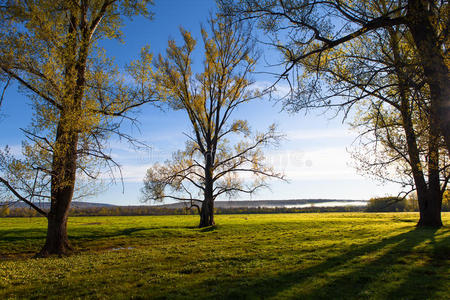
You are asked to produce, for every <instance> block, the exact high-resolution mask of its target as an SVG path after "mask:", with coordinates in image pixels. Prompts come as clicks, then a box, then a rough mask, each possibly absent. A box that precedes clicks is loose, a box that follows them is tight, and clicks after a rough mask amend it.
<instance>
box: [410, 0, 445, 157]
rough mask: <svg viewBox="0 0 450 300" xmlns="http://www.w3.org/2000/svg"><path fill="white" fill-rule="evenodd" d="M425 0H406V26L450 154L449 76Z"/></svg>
mask: <svg viewBox="0 0 450 300" xmlns="http://www.w3.org/2000/svg"><path fill="white" fill-rule="evenodd" d="M428 5H429V3H428V1H424V0H409V1H408V24H407V25H408V27H409V29H410V30H411V34H412V37H413V39H414V43H415V44H416V47H417V49H418V54H419V57H420V61H421V64H422V67H423V70H424V75H425V81H426V83H427V84H428V86H429V88H430V96H431V97H430V98H431V101H432V102H434V103H435V105H436V108H437V109H436V111H435V115H433V118H435V119H436V120H437V122H438V128H439V131H440V133H441V135H442V136H443V137H444V140H445V144H446V147H447V150H448V152H449V154H450V78H449V70H448V68H447V65H446V64H445V60H444V56H443V53H442V51H441V49H440V47H439V43H438V38H437V32H436V30H435V29H434V28H433V25H432V23H431V16H430V15H431V12H430V8H429V7H428Z"/></svg>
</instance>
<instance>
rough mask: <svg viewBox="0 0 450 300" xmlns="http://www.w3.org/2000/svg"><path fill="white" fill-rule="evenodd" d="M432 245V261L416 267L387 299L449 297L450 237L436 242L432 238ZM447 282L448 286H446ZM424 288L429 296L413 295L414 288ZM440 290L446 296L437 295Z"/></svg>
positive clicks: (390, 292)
mask: <svg viewBox="0 0 450 300" xmlns="http://www.w3.org/2000/svg"><path fill="white" fill-rule="evenodd" d="M431 244H432V245H433V252H432V254H431V255H430V257H429V258H430V259H429V260H428V261H426V262H425V263H424V264H423V265H421V266H419V267H416V268H414V269H412V270H410V272H408V274H407V276H406V277H405V278H404V279H403V281H402V283H401V284H400V285H398V286H397V287H396V288H395V289H392V290H391V291H389V293H388V295H387V296H386V298H387V299H398V298H399V297H400V296H401V297H402V298H406V299H414V298H419V297H420V298H422V299H425V298H427V299H439V298H445V297H448V293H449V291H448V290H447V291H445V289H446V288H447V289H448V270H449V263H448V262H449V261H450V237H446V238H443V239H442V240H441V241H439V242H436V240H435V239H434V237H433V236H432V237H431ZM445 282H447V286H446V285H445ZM418 286H421V287H422V289H421V290H422V291H426V294H427V295H423V296H419V295H417V294H411V290H412V287H418ZM439 290H444V294H445V293H446V295H441V296H437V295H435V294H436V293H437V292H438V291H439Z"/></svg>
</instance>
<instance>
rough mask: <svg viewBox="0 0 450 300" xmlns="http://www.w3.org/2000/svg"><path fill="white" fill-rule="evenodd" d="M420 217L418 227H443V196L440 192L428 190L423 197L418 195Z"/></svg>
mask: <svg viewBox="0 0 450 300" xmlns="http://www.w3.org/2000/svg"><path fill="white" fill-rule="evenodd" d="M418 200H419V211H420V219H419V222H418V223H417V226H418V227H441V226H442V219H441V206H442V196H441V195H440V193H438V194H437V195H436V193H433V192H428V193H426V194H425V195H422V196H421V197H419V196H418Z"/></svg>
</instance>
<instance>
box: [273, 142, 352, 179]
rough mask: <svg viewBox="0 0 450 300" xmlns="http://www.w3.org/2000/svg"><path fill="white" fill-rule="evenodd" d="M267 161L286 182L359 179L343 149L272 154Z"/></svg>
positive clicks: (287, 151) (347, 154)
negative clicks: (281, 173)
mask: <svg viewBox="0 0 450 300" xmlns="http://www.w3.org/2000/svg"><path fill="white" fill-rule="evenodd" d="M267 160H268V162H269V163H271V164H272V165H273V166H274V167H275V168H276V169H277V170H279V171H282V172H284V174H285V175H286V177H287V179H288V180H323V181H325V180H348V179H361V176H360V175H358V174H357V172H356V170H355V169H353V168H352V167H350V166H349V165H348V164H349V162H351V158H350V155H349V153H347V151H346V150H345V148H323V149H316V150H311V151H300V150H292V151H289V150H286V151H280V152H272V153H270V154H269V155H268V156H267Z"/></svg>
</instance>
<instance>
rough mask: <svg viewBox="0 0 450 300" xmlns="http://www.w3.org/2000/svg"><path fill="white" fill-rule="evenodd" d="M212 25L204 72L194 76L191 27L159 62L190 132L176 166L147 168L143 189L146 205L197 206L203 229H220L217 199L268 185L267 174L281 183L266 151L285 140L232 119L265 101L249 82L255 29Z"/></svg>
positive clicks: (165, 92) (161, 89)
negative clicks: (254, 131) (239, 111)
mask: <svg viewBox="0 0 450 300" xmlns="http://www.w3.org/2000/svg"><path fill="white" fill-rule="evenodd" d="M209 25H210V26H209V29H210V30H209V32H210V33H209V34H208V32H207V30H206V29H205V28H202V38H203V46H204V62H203V71H202V72H200V73H197V74H193V72H192V67H193V63H192V54H193V51H194V48H195V45H196V41H195V40H194V39H193V38H192V36H191V34H190V33H189V32H187V31H185V30H181V34H182V36H183V44H182V45H181V46H177V45H176V43H175V42H174V41H173V40H171V41H169V47H168V48H167V52H166V56H165V57H163V56H159V59H158V60H157V62H156V67H157V68H158V70H159V72H158V73H156V75H155V86H157V87H158V94H159V97H160V98H161V99H164V100H165V101H166V103H167V104H168V105H169V106H170V107H171V108H172V109H174V110H182V111H184V112H185V113H186V115H187V116H188V118H189V122H190V124H189V125H190V126H189V127H190V128H191V133H192V134H187V136H188V138H189V141H188V142H187V143H186V149H185V150H184V151H179V152H176V153H175V154H174V155H173V159H172V161H167V162H166V163H165V164H164V165H155V166H153V167H152V168H150V169H149V170H148V172H147V176H146V178H145V180H144V188H143V194H144V199H145V200H164V199H175V200H179V201H184V202H186V203H188V205H189V207H196V208H198V210H199V214H200V227H205V226H211V225H214V200H215V199H216V198H217V197H219V196H221V195H225V194H228V195H229V196H233V195H236V194H237V193H250V194H251V193H253V192H255V191H256V190H257V189H258V188H261V187H264V186H266V179H267V178H268V177H277V178H283V176H282V175H281V174H278V173H276V172H275V171H274V170H273V169H272V168H271V167H270V166H268V165H266V162H265V161H264V155H263V153H262V149H261V148H262V147H263V146H266V145H268V144H270V143H276V142H277V141H278V139H279V138H280V135H279V134H278V133H277V132H276V130H275V127H274V126H271V127H270V128H269V130H268V131H267V132H265V133H257V134H252V132H251V131H250V129H249V126H248V124H247V122H246V121H244V120H232V116H233V113H234V112H235V111H236V110H237V109H238V107H239V106H241V105H242V104H244V103H247V102H249V101H251V100H254V99H257V98H258V97H260V94H259V93H258V92H257V91H256V90H253V89H252V81H251V80H250V79H249V75H250V72H251V71H252V69H253V68H254V66H255V64H256V59H255V58H256V53H255V51H254V50H255V48H254V43H253V41H252V40H251V39H250V29H249V28H246V27H243V26H242V25H240V24H233V23H232V22H231V20H230V19H219V20H210V22H209ZM209 35H210V36H209ZM231 141H235V142H234V143H232V142H231ZM243 173H244V174H245V173H247V174H251V175H253V176H254V179H252V178H251V177H248V176H242V174H243Z"/></svg>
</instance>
